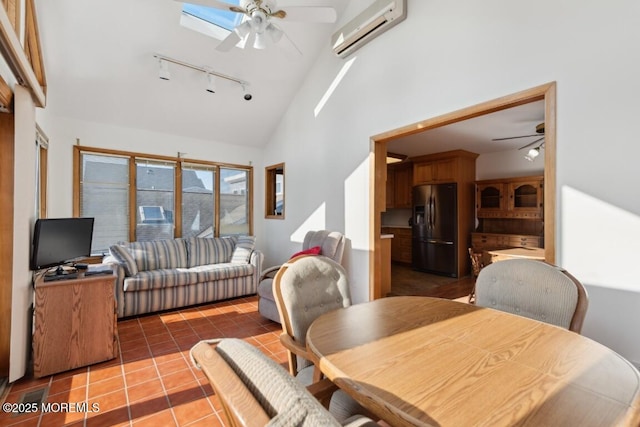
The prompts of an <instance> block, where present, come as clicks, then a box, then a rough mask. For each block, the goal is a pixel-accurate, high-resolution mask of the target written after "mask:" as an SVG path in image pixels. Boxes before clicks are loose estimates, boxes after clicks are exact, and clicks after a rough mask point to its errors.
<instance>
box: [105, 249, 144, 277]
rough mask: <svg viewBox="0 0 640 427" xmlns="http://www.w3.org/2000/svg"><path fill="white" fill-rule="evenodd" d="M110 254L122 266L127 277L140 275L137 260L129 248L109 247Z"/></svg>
mask: <svg viewBox="0 0 640 427" xmlns="http://www.w3.org/2000/svg"><path fill="white" fill-rule="evenodd" d="M109 252H110V253H111V255H112V256H113V257H114V258H115V259H116V261H118V262H119V263H120V264H122V267H123V268H124V272H125V274H126V275H127V276H135V275H136V274H138V266H137V265H136V260H135V259H134V258H133V255H131V252H129V249H128V248H125V247H124V246H120V245H112V246H111V247H109Z"/></svg>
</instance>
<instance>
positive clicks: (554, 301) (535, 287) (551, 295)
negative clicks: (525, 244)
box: [475, 259, 589, 333]
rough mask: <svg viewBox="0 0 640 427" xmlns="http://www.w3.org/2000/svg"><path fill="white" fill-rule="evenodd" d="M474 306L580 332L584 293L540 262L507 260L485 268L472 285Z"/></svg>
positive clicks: (558, 270) (573, 280) (563, 272)
mask: <svg viewBox="0 0 640 427" xmlns="http://www.w3.org/2000/svg"><path fill="white" fill-rule="evenodd" d="M475 297H476V305H478V306H481V307H489V308H494V309H497V310H501V311H506V312H509V313H513V314H517V315H520V316H524V317H528V318H530V319H535V320H539V321H541V322H545V323H550V324H553V325H556V326H560V327H563V328H565V329H568V330H570V331H574V332H577V333H580V331H581V330H582V323H583V321H584V317H585V315H586V313H587V307H588V306H589V300H588V295H587V291H586V289H585V288H584V286H583V285H582V283H580V281H578V280H577V279H576V278H575V277H573V276H572V275H571V274H569V272H567V271H566V270H564V269H562V268H560V267H557V266H555V265H551V264H548V263H546V262H544V261H536V260H531V259H509V260H504V261H497V262H494V263H491V264H489V265H487V266H485V267H484V268H483V269H482V270H481V271H480V273H479V275H478V278H477V280H476V286H475Z"/></svg>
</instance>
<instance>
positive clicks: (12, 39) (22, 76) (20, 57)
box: [0, 7, 46, 108]
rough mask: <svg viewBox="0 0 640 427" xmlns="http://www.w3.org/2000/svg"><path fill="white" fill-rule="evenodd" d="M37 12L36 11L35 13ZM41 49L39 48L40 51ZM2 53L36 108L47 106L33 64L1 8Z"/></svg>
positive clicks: (0, 35) (0, 41)
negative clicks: (29, 94) (27, 90)
mask: <svg viewBox="0 0 640 427" xmlns="http://www.w3.org/2000/svg"><path fill="white" fill-rule="evenodd" d="M33 12H35V11H33ZM39 50H40V49H39V48H38V51H39ZM0 52H1V53H2V56H3V57H4V59H5V61H6V62H7V64H8V65H9V68H11V71H12V72H13V74H14V76H15V77H16V79H17V80H18V83H20V84H21V85H23V86H25V87H27V88H29V90H30V91H31V96H32V97H33V100H34V103H35V104H36V107H42V108H44V106H45V105H46V96H45V93H44V90H43V88H42V86H40V82H39V81H38V78H37V76H36V73H35V72H34V70H33V68H32V64H31V62H30V61H29V58H28V57H27V54H26V53H25V52H24V49H23V48H22V45H21V44H20V40H19V39H18V36H17V34H16V32H15V31H14V28H13V24H12V23H11V20H10V19H9V16H8V15H7V11H6V9H5V8H4V7H0Z"/></svg>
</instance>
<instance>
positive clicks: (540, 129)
mask: <svg viewBox="0 0 640 427" xmlns="http://www.w3.org/2000/svg"><path fill="white" fill-rule="evenodd" d="M532 136H539V137H540V138H538V139H536V140H534V141H533V142H530V143H528V144H526V145H523V146H522V147H520V148H518V150H523V149H525V148H528V147H531V146H532V145H535V144H537V143H538V142H540V141H544V122H542V123H540V124H538V125H537V126H536V133H534V134H532V135H519V136H510V137H507V138H493V139H492V141H507V140H509V139H519V138H530V137H532ZM542 144H544V142H543V143H542ZM542 144H540V145H542Z"/></svg>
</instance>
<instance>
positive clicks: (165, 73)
mask: <svg viewBox="0 0 640 427" xmlns="http://www.w3.org/2000/svg"><path fill="white" fill-rule="evenodd" d="M159 62H160V64H159V65H160V69H159V70H158V77H160V79H161V80H171V73H170V72H169V63H168V62H167V61H165V60H164V59H162V58H161V59H160V61H159Z"/></svg>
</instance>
